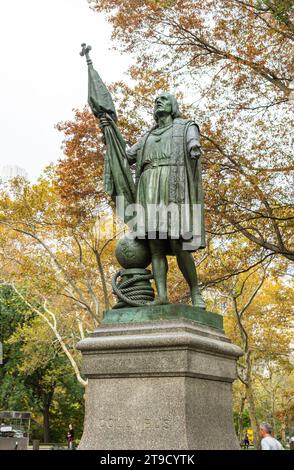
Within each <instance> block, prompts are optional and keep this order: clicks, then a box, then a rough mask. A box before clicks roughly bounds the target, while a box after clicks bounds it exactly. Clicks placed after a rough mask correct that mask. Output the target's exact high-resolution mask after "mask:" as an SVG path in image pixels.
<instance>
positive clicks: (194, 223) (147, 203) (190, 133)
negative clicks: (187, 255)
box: [127, 118, 205, 251]
mask: <svg viewBox="0 0 294 470" xmlns="http://www.w3.org/2000/svg"><path fill="white" fill-rule="evenodd" d="M200 156H201V150H200V141H199V129H198V126H197V125H196V124H195V123H194V122H192V121H186V120H183V119H179V118H177V119H174V121H173V123H172V124H170V125H168V126H166V127H161V128H159V127H157V128H154V129H152V130H151V131H150V132H148V133H147V134H146V135H144V136H143V137H142V139H141V140H140V141H139V142H138V143H137V144H135V145H134V146H133V147H131V148H130V149H128V150H127V157H128V160H129V161H130V162H131V163H134V162H136V191H137V192H136V202H137V204H138V205H140V206H141V207H142V208H143V212H141V213H140V212H138V214H140V216H139V217H138V219H139V221H138V223H139V226H140V227H137V229H139V232H140V234H141V235H142V232H143V233H144V234H146V236H147V237H148V238H175V239H182V240H186V241H188V240H190V248H189V250H191V251H194V250H195V249H198V248H202V247H204V246H205V235H204V234H205V231H204V220H203V191H202V183H201V168H200ZM140 206H139V207H140ZM167 208H168V211H167V210H166V209H167ZM193 209H194V212H193ZM195 235H196V236H197V235H198V237H196V238H195Z"/></svg>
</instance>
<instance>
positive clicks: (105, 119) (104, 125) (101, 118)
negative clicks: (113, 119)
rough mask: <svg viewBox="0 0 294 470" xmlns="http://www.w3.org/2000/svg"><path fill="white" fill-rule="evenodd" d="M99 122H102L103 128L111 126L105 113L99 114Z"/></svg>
mask: <svg viewBox="0 0 294 470" xmlns="http://www.w3.org/2000/svg"><path fill="white" fill-rule="evenodd" d="M99 124H100V127H101V129H102V130H103V129H104V128H105V127H107V126H109V122H108V120H107V117H106V116H105V114H102V115H101V116H99Z"/></svg>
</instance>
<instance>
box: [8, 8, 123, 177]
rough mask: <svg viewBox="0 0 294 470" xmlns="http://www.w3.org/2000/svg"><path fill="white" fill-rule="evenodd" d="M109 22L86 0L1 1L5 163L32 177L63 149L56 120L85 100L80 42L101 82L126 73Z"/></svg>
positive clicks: (85, 86)
mask: <svg viewBox="0 0 294 470" xmlns="http://www.w3.org/2000/svg"><path fill="white" fill-rule="evenodd" d="M110 35H111V27H110V25H109V24H108V23H107V22H106V20H105V18H104V17H103V16H101V15H98V14H97V13H94V12H93V11H91V10H90V9H89V6H88V3H87V0H0V41H1V64H2V67H1V75H0V94H1V96H0V103H1V112H0V126H1V138H0V167H1V166H3V165H18V166H21V167H23V168H24V169H26V171H27V172H28V173H29V177H30V178H33V179H35V178H36V177H37V176H39V174H40V173H41V171H42V169H43V168H44V166H46V165H47V164H48V163H50V162H52V161H56V160H57V158H59V157H60V155H61V150H60V146H61V135H60V134H59V133H58V132H57V131H56V130H55V129H54V125H55V124H56V123H57V122H58V121H60V120H65V119H70V118H71V117H72V109H73V108H81V107H83V106H84V104H86V101H87V69H86V62H85V59H84V58H82V57H80V55H79V52H80V50H81V47H80V45H81V43H82V42H87V43H89V44H91V45H92V47H93V52H92V58H93V61H94V64H95V66H96V68H97V69H98V71H99V73H100V75H101V77H102V79H103V80H105V81H107V82H110V81H112V80H117V79H121V78H123V73H124V72H125V71H126V70H127V68H128V65H129V64H130V59H129V58H128V57H123V56H122V55H121V54H118V53H117V52H114V51H113V50H109V48H111V46H112V44H111V40H110Z"/></svg>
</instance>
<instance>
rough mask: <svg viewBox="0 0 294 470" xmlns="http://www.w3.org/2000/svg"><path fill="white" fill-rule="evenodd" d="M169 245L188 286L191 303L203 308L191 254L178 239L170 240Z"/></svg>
mask: <svg viewBox="0 0 294 470" xmlns="http://www.w3.org/2000/svg"><path fill="white" fill-rule="evenodd" d="M170 245H171V249H172V251H173V253H174V254H175V255H176V257H177V262H178V266H179V268H180V270H181V272H182V274H183V276H184V278H185V279H186V281H187V283H188V285H189V287H190V291H191V298H192V304H193V305H194V306H195V307H199V308H204V309H205V302H204V300H203V298H202V296H201V293H200V290H199V287H198V281H197V273H196V267H195V263H194V259H193V256H192V254H191V253H189V252H188V251H185V250H183V248H182V243H181V242H180V241H179V240H170Z"/></svg>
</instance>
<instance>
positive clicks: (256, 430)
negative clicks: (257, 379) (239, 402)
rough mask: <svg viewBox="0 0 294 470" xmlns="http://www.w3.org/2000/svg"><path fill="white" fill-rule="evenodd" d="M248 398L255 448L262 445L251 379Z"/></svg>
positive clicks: (247, 389)
mask: <svg viewBox="0 0 294 470" xmlns="http://www.w3.org/2000/svg"><path fill="white" fill-rule="evenodd" d="M246 399H247V404H248V411H249V417H250V423H251V427H252V430H253V444H254V447H255V449H259V447H260V439H259V425H258V422H257V418H256V410H255V403H254V396H253V393H252V385H251V380H249V381H248V383H247V385H246Z"/></svg>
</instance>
